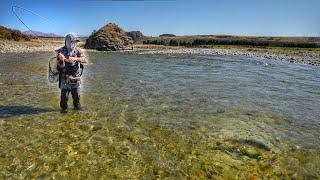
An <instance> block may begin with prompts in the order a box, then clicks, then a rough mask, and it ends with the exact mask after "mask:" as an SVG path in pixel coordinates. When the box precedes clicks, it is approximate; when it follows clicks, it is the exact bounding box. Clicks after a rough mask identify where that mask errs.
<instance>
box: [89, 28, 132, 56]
mask: <svg viewBox="0 0 320 180" xmlns="http://www.w3.org/2000/svg"><path fill="white" fill-rule="evenodd" d="M132 44H133V42H132V39H131V38H130V37H129V36H127V34H126V32H125V31H124V30H123V29H121V28H120V27H119V26H118V25H116V24H114V23H109V24H107V25H105V26H103V27H102V28H101V29H99V30H98V31H97V32H95V31H94V32H93V33H92V34H91V35H90V36H89V38H88V39H87V40H86V44H85V46H84V47H85V48H86V49H96V50H99V51H118V50H127V49H132Z"/></svg>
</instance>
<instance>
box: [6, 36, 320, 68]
mask: <svg viewBox="0 0 320 180" xmlns="http://www.w3.org/2000/svg"><path fill="white" fill-rule="evenodd" d="M62 45H63V42H54V43H46V44H44V43H43V42H34V41H31V42H13V41H1V42H0V53H27V52H36V51H54V50H56V49H58V48H59V47H61V46H62ZM86 51H92V50H86ZM131 52H134V53H137V54H200V55H233V56H246V57H254V58H262V59H272V60H281V61H288V62H290V63H301V64H309V65H312V66H320V51H310V52H309V51H299V50H297V51H279V50H271V49H266V48H242V47H239V48H182V47H181V48H180V47H179V48H172V47H166V48H162V49H158V48H147V47H146V48H143V47H138V48H135V49H134V50H132V51H131Z"/></svg>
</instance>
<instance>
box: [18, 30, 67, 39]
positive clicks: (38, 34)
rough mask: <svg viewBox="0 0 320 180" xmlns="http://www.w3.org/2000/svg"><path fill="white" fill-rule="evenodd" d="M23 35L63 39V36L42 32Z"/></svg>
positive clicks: (28, 32) (25, 32)
mask: <svg viewBox="0 0 320 180" xmlns="http://www.w3.org/2000/svg"><path fill="white" fill-rule="evenodd" d="M22 33H23V34H25V35H27V36H31V37H52V38H54V37H63V36H61V35H57V34H54V33H44V32H40V31H23V32H22Z"/></svg>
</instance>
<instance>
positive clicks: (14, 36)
mask: <svg viewBox="0 0 320 180" xmlns="http://www.w3.org/2000/svg"><path fill="white" fill-rule="evenodd" d="M0 39H6V40H14V41H20V40H25V41H29V40H30V37H29V36H27V35H25V34H23V33H21V31H19V30H15V29H10V28H6V27H4V26H1V25H0Z"/></svg>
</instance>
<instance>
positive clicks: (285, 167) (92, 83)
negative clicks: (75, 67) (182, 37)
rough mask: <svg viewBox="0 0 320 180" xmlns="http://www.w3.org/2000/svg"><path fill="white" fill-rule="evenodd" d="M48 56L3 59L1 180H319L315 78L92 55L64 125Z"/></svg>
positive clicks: (293, 68)
mask: <svg viewBox="0 0 320 180" xmlns="http://www.w3.org/2000/svg"><path fill="white" fill-rule="evenodd" d="M51 56H53V54H52V53H29V54H0V92H1V93H0V177H3V178H5V177H13V178H28V177H40V178H43V177H55V178H63V177H76V178H77V177H78V178H90V177H91V178H98V177H102V178H143V179H150V178H153V179H154V178H166V177H170V178H194V177H198V178H230V179H234V178H258V177H267V178H268V177H269V178H274V177H278V178H288V177H294V178H306V179H318V178H320V153H319V150H320V109H319V107H320V78H319V77H320V70H319V68H315V67H311V66H307V65H299V64H290V63H286V62H279V61H272V60H268V61H265V60H259V59H250V58H244V57H237V56H210V55H205V56H204V55H181V54H180V55H174V54H171V55H138V54H136V53H103V52H90V53H89V54H88V56H89V57H90V59H89V61H90V63H89V64H88V65H87V66H86V68H85V71H84V75H83V77H82V79H83V81H82V87H81V101H82V104H83V107H84V109H85V110H84V111H83V112H76V111H74V110H73V109H72V98H71V97H69V106H70V108H69V113H68V114H60V112H59V89H58V87H57V84H49V83H48V81H47V69H48V67H47V60H48V58H49V57H51Z"/></svg>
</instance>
